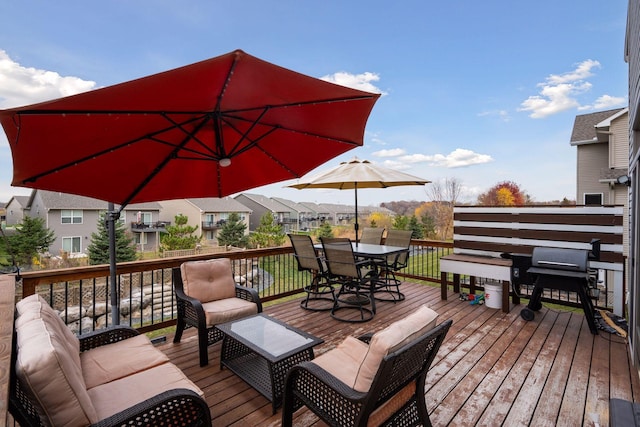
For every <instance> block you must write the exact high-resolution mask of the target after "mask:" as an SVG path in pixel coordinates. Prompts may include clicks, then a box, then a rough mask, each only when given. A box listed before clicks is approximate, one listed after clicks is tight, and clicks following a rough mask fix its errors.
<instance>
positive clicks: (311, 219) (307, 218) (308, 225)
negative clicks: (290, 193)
mask: <svg viewBox="0 0 640 427" xmlns="http://www.w3.org/2000/svg"><path fill="white" fill-rule="evenodd" d="M272 199H273V200H275V201H276V202H278V203H280V204H282V205H284V206H285V207H287V208H288V209H289V211H290V212H291V216H290V217H291V218H292V219H294V220H295V222H294V223H292V225H291V229H292V230H302V231H307V230H310V229H312V228H313V227H317V225H316V222H317V221H315V216H316V215H315V212H313V211H312V210H311V209H309V208H308V207H307V206H305V205H303V204H302V203H297V202H294V201H293V200H289V199H283V198H281V197H272Z"/></svg>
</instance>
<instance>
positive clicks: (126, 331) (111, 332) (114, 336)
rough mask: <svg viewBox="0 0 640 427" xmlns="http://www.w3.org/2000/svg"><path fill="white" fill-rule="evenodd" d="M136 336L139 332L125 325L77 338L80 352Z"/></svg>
mask: <svg viewBox="0 0 640 427" xmlns="http://www.w3.org/2000/svg"><path fill="white" fill-rule="evenodd" d="M136 335H140V332H138V331H137V330H135V329H133V328H132V327H130V326H126V325H116V326H111V327H109V328H107V329H100V330H97V331H93V332H89V333H86V334H82V335H80V336H78V340H80V351H81V352H82V351H87V350H91V349H92V348H96V347H100V346H102V345H106V344H111V343H114V342H118V341H122V340H125V339H127V338H131V337H135V336H136Z"/></svg>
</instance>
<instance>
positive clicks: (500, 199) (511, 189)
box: [478, 181, 531, 206]
mask: <svg viewBox="0 0 640 427" xmlns="http://www.w3.org/2000/svg"><path fill="white" fill-rule="evenodd" d="M530 202H531V198H530V197H529V195H528V194H527V193H526V192H525V191H523V190H522V189H520V186H519V185H518V184H516V183H515V182H513V181H503V182H500V183H498V184H496V185H494V186H493V187H491V188H490V189H489V190H488V191H487V192H486V193H482V194H480V195H479V196H478V204H479V205H483V206H523V205H526V204H529V203H530Z"/></svg>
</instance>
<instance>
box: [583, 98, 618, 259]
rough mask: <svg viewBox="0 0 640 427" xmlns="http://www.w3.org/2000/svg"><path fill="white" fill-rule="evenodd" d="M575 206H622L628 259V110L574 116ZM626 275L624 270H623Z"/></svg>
mask: <svg viewBox="0 0 640 427" xmlns="http://www.w3.org/2000/svg"><path fill="white" fill-rule="evenodd" d="M571 145H572V146H575V147H576V149H577V176H576V183H577V185H576V202H577V203H578V204H584V205H598V206H601V205H619V206H623V211H624V213H623V216H622V218H623V236H622V239H623V240H622V244H623V254H624V256H625V257H628V256H629V187H628V186H627V183H628V180H629V109H628V108H617V109H614V110H607V111H599V112H596V113H591V114H582V115H579V116H576V118H575V121H574V124H573V131H572V133H571ZM626 270H627V271H628V268H627V269H626Z"/></svg>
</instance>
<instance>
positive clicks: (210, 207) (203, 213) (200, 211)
mask: <svg viewBox="0 0 640 427" xmlns="http://www.w3.org/2000/svg"><path fill="white" fill-rule="evenodd" d="M159 203H160V205H161V206H162V210H161V216H162V219H163V220H167V221H174V219H175V217H176V215H185V216H186V217H187V218H188V222H187V224H188V225H191V226H193V227H198V233H199V236H200V237H201V238H202V239H203V241H204V242H206V243H207V244H210V245H217V244H218V232H219V231H220V229H221V228H222V227H223V226H224V224H225V222H226V221H227V219H228V218H229V215H230V214H231V213H232V212H236V213H237V214H238V215H239V216H240V219H241V220H242V222H243V223H244V224H245V225H246V227H247V228H246V230H245V234H249V218H250V216H251V209H249V208H248V207H247V206H245V205H243V204H242V203H240V202H238V201H237V200H235V199H233V198H231V197H224V198H217V197H205V198H195V199H178V200H165V201H162V202H159Z"/></svg>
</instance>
